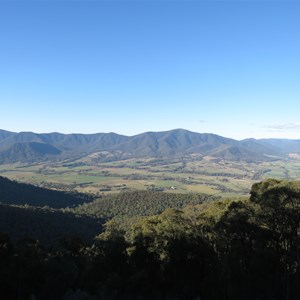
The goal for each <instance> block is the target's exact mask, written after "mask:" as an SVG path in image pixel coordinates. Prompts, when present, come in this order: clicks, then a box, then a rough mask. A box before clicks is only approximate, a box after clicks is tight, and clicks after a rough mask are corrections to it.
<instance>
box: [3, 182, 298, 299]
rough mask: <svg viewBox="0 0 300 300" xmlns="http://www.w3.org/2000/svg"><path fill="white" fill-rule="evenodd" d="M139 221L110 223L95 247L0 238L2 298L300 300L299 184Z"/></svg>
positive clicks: (72, 241)
mask: <svg viewBox="0 0 300 300" xmlns="http://www.w3.org/2000/svg"><path fill="white" fill-rule="evenodd" d="M129 195H130V193H127V194H126V196H122V197H128V196H129ZM155 195H159V194H155V193H154V194H153V195H151V196H149V198H148V199H151V197H152V198H155ZM145 196H146V194H145ZM122 197H121V198H120V197H119V198H118V199H122ZM177 197H178V196H177ZM137 198H138V197H137ZM141 198H142V197H141ZM175 198H176V197H175ZM112 199H113V198H112ZM194 200H195V199H194ZM97 201H99V200H97ZM133 201H136V200H133ZM149 201H150V200H149ZM95 203H96V204H97V203H98V202H95ZM130 203H131V205H132V202H130ZM101 205H102V204H101ZM101 205H100V207H101ZM136 205H138V201H137V202H136ZM84 207H85V206H84ZM95 207H96V210H97V209H98V208H99V206H97V205H96V206H95ZM64 213H67V212H66V211H65V212H64ZM68 213H70V212H68ZM137 215H138V214H137ZM137 215H134V216H133V217H132V218H128V220H127V222H125V221H124V216H122V218H113V219H111V220H109V221H107V222H106V224H105V225H104V230H103V231H101V230H99V233H98V234H97V236H96V237H95V239H94V240H93V241H88V240H85V239H83V238H82V237H81V236H80V235H76V236H75V235H69V236H65V237H60V238H59V240H58V241H57V242H56V243H55V244H52V245H51V244H50V245H46V244H44V243H41V242H40V241H38V240H36V239H34V238H19V239H12V237H11V236H10V234H7V233H5V232H3V233H2V234H1V235H0V280H1V285H0V298H1V299H26V300H27V299H45V300H47V299H49V300H50V299H64V300H68V299H78V300H79V299H82V300H83V299H161V300H163V299H170V300H171V299H172V300H173V299H174V300H175V299H191V300H192V299H193V300H195V299H202V300H203V299H204V300H206V299H209V300H214V299H224V300H234V299H236V300H239V299H245V300H248V299H249V300H250V299H251V300H253V299H257V300H259V299H264V300H265V299H270V300H271V299H272V300H273V299H274V300H296V299H299V298H300V266H299V263H300V260H299V257H300V256H299V254H300V236H299V234H300V182H289V181H278V180H271V179H270V180H267V181H264V182H261V183H257V184H254V185H253V187H252V189H251V196H250V198H240V199H228V200H224V199H214V200H211V201H199V202H197V203H196V202H193V201H191V203H187V202H184V205H182V206H180V209H178V208H177V207H175V208H167V209H165V210H164V211H163V212H162V213H157V214H155V215H146V214H145V213H144V214H140V215H138V217H137ZM111 216H115V215H114V214H112V215H111ZM128 222H129V223H130V226H128ZM1 228H2V227H1Z"/></svg>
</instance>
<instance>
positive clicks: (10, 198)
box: [0, 176, 92, 208]
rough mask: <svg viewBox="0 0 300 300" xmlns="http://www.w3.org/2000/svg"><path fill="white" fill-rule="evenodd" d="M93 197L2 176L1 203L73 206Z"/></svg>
mask: <svg viewBox="0 0 300 300" xmlns="http://www.w3.org/2000/svg"><path fill="white" fill-rule="evenodd" d="M91 200H92V197H91V196H89V195H86V194H80V193H66V192H61V191H60V192H59V191H55V190H49V189H45V188H40V187H36V186H34V185H31V184H25V183H18V182H15V181H12V180H9V179H7V178H5V177H1V176H0V203H3V204H19V205H25V204H28V205H31V206H49V207H53V208H63V207H68V206H70V207H72V206H76V205H79V204H82V203H84V202H87V201H91Z"/></svg>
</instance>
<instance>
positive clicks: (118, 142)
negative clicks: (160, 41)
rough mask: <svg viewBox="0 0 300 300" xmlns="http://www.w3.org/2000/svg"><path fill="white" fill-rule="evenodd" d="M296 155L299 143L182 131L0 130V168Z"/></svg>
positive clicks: (280, 157)
mask: <svg viewBox="0 0 300 300" xmlns="http://www.w3.org/2000/svg"><path fill="white" fill-rule="evenodd" d="M291 152H293V153H299V152H300V142H299V140H276V139H275V140H274V139H273V140H268V139H266V140H254V139H246V140H242V141H238V140H234V139H230V138H226V137H222V136H219V135H216V134H212V133H197V132H191V131H188V130H184V129H174V130H169V131H161V132H144V133H141V134H138V135H134V136H124V135H119V134H116V133H95V134H62V133H57V132H53V133H43V134H38V133H34V132H20V133H16V132H8V131H4V130H0V164H4V163H6V164H7V163H16V162H22V163H32V162H41V161H62V160H74V159H79V158H81V157H84V156H86V155H89V154H92V153H94V154H96V155H98V154H103V155H99V156H98V158H99V159H101V160H102V161H107V160H120V159H125V158H137V157H159V158H170V157H183V156H185V155H194V154H197V155H199V156H207V155H209V156H212V157H215V158H219V159H226V160H230V161H248V162H254V161H255V162H258V161H270V160H273V159H282V158H286V157H287V155H288V154H289V153H291Z"/></svg>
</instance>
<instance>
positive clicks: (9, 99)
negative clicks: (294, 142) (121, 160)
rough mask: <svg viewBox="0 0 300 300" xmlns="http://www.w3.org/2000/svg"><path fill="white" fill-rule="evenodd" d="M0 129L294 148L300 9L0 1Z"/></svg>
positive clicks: (290, 4) (299, 105)
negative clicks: (205, 137)
mask: <svg viewBox="0 0 300 300" xmlns="http://www.w3.org/2000/svg"><path fill="white" fill-rule="evenodd" d="M0 103H1V110H0V113H1V117H0V128H1V129H5V130H10V131H34V132H53V131H58V132H63V133H71V132H81V133H94V132H116V133H120V134H125V135H134V134H137V133H141V132H144V131H162V130H169V129H174V128H184V129H188V130H191V131H196V132H211V133H215V134H219V135H223V136H226V137H232V138H236V139H243V138H248V137H254V138H260V137H280V138H298V139H300V2H299V1H268V0H266V1H251V0H250V1H243V0H240V1H225V0H223V1H197V0H194V1H187V0H181V1H159V0H158V1H145V0H141V1H126V0H123V1H109V0H106V1H96V0H95V1H70V0H69V1H68V0H66V1H60V0H53V1H45V0H36V1H27V0H20V1H13V0H7V1H5V0H0Z"/></svg>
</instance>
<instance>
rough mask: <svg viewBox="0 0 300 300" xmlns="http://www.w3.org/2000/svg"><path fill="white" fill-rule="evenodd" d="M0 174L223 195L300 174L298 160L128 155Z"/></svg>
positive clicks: (99, 187)
mask: <svg viewBox="0 0 300 300" xmlns="http://www.w3.org/2000/svg"><path fill="white" fill-rule="evenodd" d="M0 175H1V176H5V177H8V178H10V179H14V180H17V181H20V182H25V183H32V184H35V185H37V186H42V187H47V188H52V189H57V190H73V191H79V192H88V193H94V194H107V193H116V192H119V191H126V190H160V191H165V192H172V193H174V192H179V193H208V194H213V195H221V196H224V197H228V196H233V195H247V194H248V193H249V191H250V187H251V185H252V184H253V183H254V182H258V181H260V180H262V179H265V178H277V179H291V180H293V179H299V178H300V161H297V160H293V159H290V160H285V161H273V162H263V163H259V164H254V163H246V162H238V163H237V162H230V161H224V160H214V159H212V158H210V157H206V158H204V159H201V160H199V159H195V160H192V159H188V160H185V159H181V160H173V161H162V160H158V159H151V158H147V159H130V160H122V161H117V162H116V161H114V162H97V163H95V162H94V161H91V160H89V159H88V158H84V159H81V160H77V161H73V162H61V163H51V164H49V163H39V164H31V165H29V164H27V165H26V164H23V165H21V164H7V165H0Z"/></svg>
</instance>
